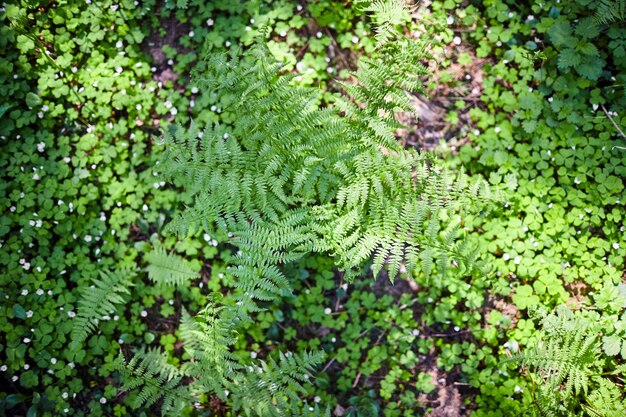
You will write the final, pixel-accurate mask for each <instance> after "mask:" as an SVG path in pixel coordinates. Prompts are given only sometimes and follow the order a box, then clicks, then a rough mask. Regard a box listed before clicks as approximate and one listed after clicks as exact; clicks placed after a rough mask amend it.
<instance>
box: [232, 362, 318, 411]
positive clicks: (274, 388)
mask: <svg viewBox="0 0 626 417" xmlns="http://www.w3.org/2000/svg"><path fill="white" fill-rule="evenodd" d="M279 355H280V356H279V359H278V361H275V360H274V359H272V358H270V359H269V361H268V362H265V361H259V365H258V366H254V365H252V366H250V367H249V368H248V372H247V373H243V374H242V377H241V378H239V380H238V384H240V386H241V389H240V390H238V391H237V392H236V393H235V394H234V395H233V398H232V401H233V410H234V411H235V412H237V411H242V412H243V413H244V414H245V415H246V416H251V415H255V416H267V417H274V416H276V417H278V416H282V415H294V416H295V415H300V414H299V413H298V412H297V410H299V409H300V408H301V407H299V406H298V405H297V404H298V402H299V398H298V395H299V394H306V392H307V391H306V389H305V388H304V386H303V384H306V383H307V382H308V379H309V378H310V374H311V372H312V371H313V368H314V367H315V366H317V365H318V364H319V363H320V362H321V361H322V359H323V356H324V355H323V353H321V352H317V353H307V352H305V353H301V354H292V353H287V354H283V353H280V354H279ZM250 393H254V395H250Z"/></svg>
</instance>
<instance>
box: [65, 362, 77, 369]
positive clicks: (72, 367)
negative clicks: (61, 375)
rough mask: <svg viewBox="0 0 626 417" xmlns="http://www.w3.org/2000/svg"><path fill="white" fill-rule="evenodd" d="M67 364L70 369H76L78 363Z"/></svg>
mask: <svg viewBox="0 0 626 417" xmlns="http://www.w3.org/2000/svg"><path fill="white" fill-rule="evenodd" d="M67 366H68V367H69V368H70V369H74V368H75V367H76V365H74V362H70V363H68V364H67Z"/></svg>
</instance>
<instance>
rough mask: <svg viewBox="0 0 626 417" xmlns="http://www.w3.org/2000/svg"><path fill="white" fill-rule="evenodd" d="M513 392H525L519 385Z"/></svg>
mask: <svg viewBox="0 0 626 417" xmlns="http://www.w3.org/2000/svg"><path fill="white" fill-rule="evenodd" d="M513 391H515V392H524V390H523V389H522V388H521V387H520V386H519V385H516V386H515V388H514V389H513Z"/></svg>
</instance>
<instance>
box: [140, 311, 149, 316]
mask: <svg viewBox="0 0 626 417" xmlns="http://www.w3.org/2000/svg"><path fill="white" fill-rule="evenodd" d="M139 315H140V316H141V317H148V312H147V311H146V310H141V313H139Z"/></svg>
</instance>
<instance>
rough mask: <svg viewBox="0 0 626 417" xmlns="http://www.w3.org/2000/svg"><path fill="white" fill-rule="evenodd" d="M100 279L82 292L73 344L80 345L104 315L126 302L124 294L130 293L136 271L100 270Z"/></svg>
mask: <svg viewBox="0 0 626 417" xmlns="http://www.w3.org/2000/svg"><path fill="white" fill-rule="evenodd" d="M99 274H100V279H94V280H93V285H91V286H90V287H88V288H85V289H84V290H83V291H82V292H81V298H80V299H79V300H78V314H77V315H76V317H75V318H74V326H73V328H72V333H71V339H72V345H73V346H79V345H80V344H81V343H82V342H84V341H85V339H87V337H88V336H89V334H90V333H91V332H93V331H94V330H95V329H96V327H97V324H98V320H100V319H101V318H102V317H103V316H105V315H107V314H110V313H111V312H112V311H114V310H115V309H116V308H117V307H116V305H118V304H124V303H125V302H126V300H125V299H124V296H125V295H127V294H130V292H129V287H131V286H132V285H133V284H132V282H131V281H132V278H133V276H134V272H133V271H131V270H128V269H122V270H119V271H113V272H108V271H100V272H99Z"/></svg>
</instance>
